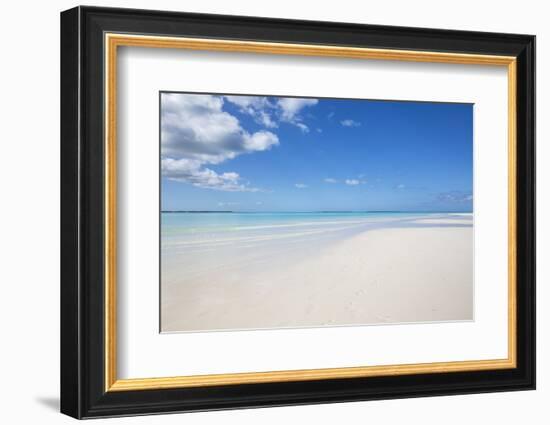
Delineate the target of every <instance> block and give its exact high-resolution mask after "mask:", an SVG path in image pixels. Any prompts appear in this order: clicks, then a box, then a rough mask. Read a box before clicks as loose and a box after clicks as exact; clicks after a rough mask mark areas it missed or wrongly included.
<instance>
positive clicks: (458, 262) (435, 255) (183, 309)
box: [161, 213, 473, 332]
mask: <svg viewBox="0 0 550 425" xmlns="http://www.w3.org/2000/svg"><path fill="white" fill-rule="evenodd" d="M453 214H454V213H453ZM449 215H450V214H448V215H446V216H447V217H439V218H437V219H436V218H431V217H430V216H424V217H418V218H416V219H415V220H413V222H412V223H411V224H408V226H409V227H407V226H403V227H399V226H397V227H391V225H390V226H388V227H378V228H371V229H365V230H363V231H361V232H360V233H358V234H355V235H351V236H349V237H346V238H343V239H341V240H338V239H337V240H332V241H330V242H331V243H329V244H326V245H322V244H315V243H314V244H313V246H309V252H299V254H300V255H299V258H298V260H297V261H292V258H286V259H285V258H277V257H281V256H282V257H285V256H283V255H282V254H281V253H279V254H277V253H275V254H277V255H273V254H274V253H273V252H270V251H269V250H267V251H265V252H264V251H261V250H253V249H252V251H254V255H256V257H257V258H256V260H257V262H256V263H253V262H250V261H249V263H247V259H244V260H243V259H240V258H237V256H235V257H236V258H233V259H232V258H231V256H229V257H228V258H226V259H225V262H223V261H222V260H223V259H219V260H218V261H217V262H216V263H215V264H216V266H217V267H212V264H210V266H211V267H208V264H207V263H208V261H205V264H204V268H203V270H202V271H196V272H195V274H194V275H189V270H187V269H186V267H185V265H180V264H176V263H174V264H172V265H171V266H170V265H167V266H166V268H170V267H172V268H174V270H172V271H170V272H168V271H167V272H168V274H169V275H170V277H167V278H165V279H163V282H162V291H161V294H162V299H161V305H162V321H161V325H162V332H194V331H197V332H198V331H223V330H226V331H229V330H247V329H266V328H271V329H272V328H304V327H317V326H353V325H372V324H377V323H413V322H414V323H418V322H434V321H454V320H471V319H473V259H472V256H473V249H472V246H473V227H472V225H471V222H472V217H471V215H470V217H467V216H464V215H462V216H455V217H454V218H451V217H449ZM433 220H435V221H436V222H435V223H430V222H429V221H433ZM423 221H428V223H422V222H423ZM390 224H391V223H390ZM415 226H417V227H415ZM283 247H285V248H287V247H286V245H283ZM256 251H258V252H256ZM297 251H302V250H301V249H300V247H299V246H298V249H297ZM306 251H307V250H306ZM214 252H216V250H214ZM270 254H272V257H271V258H270ZM286 257H289V255H288V254H287V255H286ZM197 258H198V260H199V261H200V256H198V257H197ZM248 260H249V259H248ZM254 264H255V265H254ZM193 266H196V265H195V264H193ZM164 267H165V264H163V275H165V271H166V270H164ZM178 269H180V270H178ZM197 270H198V269H197Z"/></svg>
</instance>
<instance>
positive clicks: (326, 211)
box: [160, 210, 473, 214]
mask: <svg viewBox="0 0 550 425" xmlns="http://www.w3.org/2000/svg"><path fill="white" fill-rule="evenodd" d="M160 212H161V213H226V214H235V213H237V214H238V213H320V214H323V213H325V214H330V213H472V214H473V211H448V210H445V211H439V210H299V211H287V210H280V211H270V210H265V211H262V210H242V211H235V210H160Z"/></svg>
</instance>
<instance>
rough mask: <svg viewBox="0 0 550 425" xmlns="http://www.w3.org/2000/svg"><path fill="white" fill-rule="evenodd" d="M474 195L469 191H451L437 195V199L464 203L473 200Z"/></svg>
mask: <svg viewBox="0 0 550 425" xmlns="http://www.w3.org/2000/svg"><path fill="white" fill-rule="evenodd" d="M473 199H474V197H473V195H472V194H471V193H469V192H460V191H451V192H444V193H440V194H439V195H437V200H438V201H442V202H454V203H464V202H466V203H467V202H472V200H473Z"/></svg>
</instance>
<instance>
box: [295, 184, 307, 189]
mask: <svg viewBox="0 0 550 425" xmlns="http://www.w3.org/2000/svg"><path fill="white" fill-rule="evenodd" d="M294 186H295V187H296V188H298V189H305V188H306V187H307V184H303V183H296V184H295V185H294Z"/></svg>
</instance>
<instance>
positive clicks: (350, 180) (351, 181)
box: [346, 179, 361, 186]
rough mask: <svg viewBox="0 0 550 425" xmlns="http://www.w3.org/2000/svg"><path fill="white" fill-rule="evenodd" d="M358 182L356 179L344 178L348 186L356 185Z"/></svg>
mask: <svg viewBox="0 0 550 425" xmlns="http://www.w3.org/2000/svg"><path fill="white" fill-rule="evenodd" d="M359 183H361V182H360V181H359V180H357V179H346V184H347V185H349V186H357V185H358V184H359Z"/></svg>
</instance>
